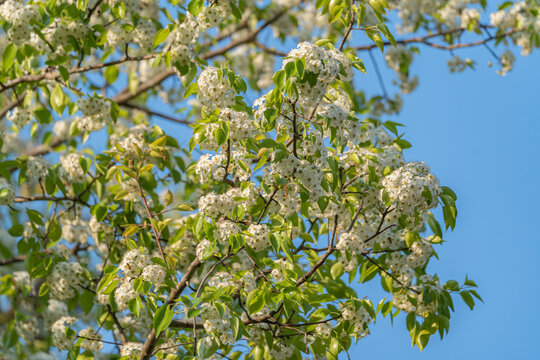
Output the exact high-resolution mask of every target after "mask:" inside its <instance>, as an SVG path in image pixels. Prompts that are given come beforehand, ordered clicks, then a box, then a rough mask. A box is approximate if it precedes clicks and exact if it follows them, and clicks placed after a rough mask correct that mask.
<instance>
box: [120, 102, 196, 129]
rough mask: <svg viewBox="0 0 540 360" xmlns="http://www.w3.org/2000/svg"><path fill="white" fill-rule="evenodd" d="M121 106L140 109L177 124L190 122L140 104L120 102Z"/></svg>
mask: <svg viewBox="0 0 540 360" xmlns="http://www.w3.org/2000/svg"><path fill="white" fill-rule="evenodd" d="M122 105H123V106H125V107H128V108H131V109H135V110H140V111H142V112H145V113H147V114H148V115H152V116H158V117H160V118H163V119H165V120H170V121H172V122H175V123H178V124H183V125H189V124H190V122H189V121H187V120H184V119H178V118H175V117H173V116H170V115H167V114H163V113H161V112H157V111H154V110H150V109H149V108H147V107H144V106H141V105H137V104H133V103H128V102H126V103H124V104H122Z"/></svg>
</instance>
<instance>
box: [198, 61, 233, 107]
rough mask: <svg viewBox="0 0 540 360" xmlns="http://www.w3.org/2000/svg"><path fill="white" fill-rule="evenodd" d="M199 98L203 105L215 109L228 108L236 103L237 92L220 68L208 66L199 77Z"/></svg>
mask: <svg viewBox="0 0 540 360" xmlns="http://www.w3.org/2000/svg"><path fill="white" fill-rule="evenodd" d="M197 85H198V87H199V92H198V94H197V98H198V99H199V101H200V102H201V104H202V105H203V106H206V107H207V108H209V109H211V110H213V109H216V108H227V107H230V106H232V105H233V104H234V96H235V92H234V90H233V88H232V87H231V85H230V83H229V81H228V80H227V78H226V77H225V76H223V73H222V71H221V70H220V69H218V68H217V67H214V66H207V67H206V68H204V70H203V71H202V72H201V74H200V75H199V78H198V79H197Z"/></svg>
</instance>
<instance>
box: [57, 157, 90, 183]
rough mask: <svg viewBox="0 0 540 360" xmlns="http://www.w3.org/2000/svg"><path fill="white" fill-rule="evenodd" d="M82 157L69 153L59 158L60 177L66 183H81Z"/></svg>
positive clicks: (82, 176)
mask: <svg viewBox="0 0 540 360" xmlns="http://www.w3.org/2000/svg"><path fill="white" fill-rule="evenodd" d="M83 158H84V157H83V155H81V154H77V153H70V154H66V155H62V156H61V157H60V164H61V165H62V167H61V168H60V176H62V177H63V178H64V179H65V180H66V182H68V183H81V182H83V181H84V175H85V172H84V169H83V168H82V166H81V161H83V160H82V159H83Z"/></svg>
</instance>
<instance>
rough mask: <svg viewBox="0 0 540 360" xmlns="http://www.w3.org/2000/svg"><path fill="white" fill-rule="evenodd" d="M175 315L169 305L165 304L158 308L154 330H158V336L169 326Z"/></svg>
mask: <svg viewBox="0 0 540 360" xmlns="http://www.w3.org/2000/svg"><path fill="white" fill-rule="evenodd" d="M173 315H174V311H173V310H172V309H170V308H169V305H163V306H161V307H159V308H158V309H157V311H156V313H155V314H154V330H155V331H156V338H157V337H158V336H159V334H160V333H161V332H162V331H163V330H165V329H167V328H168V327H169V325H170V323H171V321H172V318H173Z"/></svg>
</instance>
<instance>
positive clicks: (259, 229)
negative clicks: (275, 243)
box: [246, 224, 269, 251]
mask: <svg viewBox="0 0 540 360" xmlns="http://www.w3.org/2000/svg"><path fill="white" fill-rule="evenodd" d="M248 232H249V233H250V234H251V235H250V236H248V237H247V238H246V244H247V246H249V247H250V248H252V249H253V250H255V251H262V250H264V249H266V248H268V245H269V242H268V235H269V230H268V226H267V225H266V224H258V225H256V224H252V225H250V226H249V228H248Z"/></svg>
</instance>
